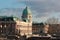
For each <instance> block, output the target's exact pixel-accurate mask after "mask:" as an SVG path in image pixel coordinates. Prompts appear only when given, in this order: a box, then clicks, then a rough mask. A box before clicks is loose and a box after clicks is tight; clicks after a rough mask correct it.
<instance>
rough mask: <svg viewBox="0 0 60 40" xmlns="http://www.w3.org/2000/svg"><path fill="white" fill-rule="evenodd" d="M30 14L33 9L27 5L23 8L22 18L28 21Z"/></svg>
mask: <svg viewBox="0 0 60 40" xmlns="http://www.w3.org/2000/svg"><path fill="white" fill-rule="evenodd" d="M28 15H31V10H30V9H29V7H26V8H25V9H24V10H23V14H22V20H24V21H28Z"/></svg>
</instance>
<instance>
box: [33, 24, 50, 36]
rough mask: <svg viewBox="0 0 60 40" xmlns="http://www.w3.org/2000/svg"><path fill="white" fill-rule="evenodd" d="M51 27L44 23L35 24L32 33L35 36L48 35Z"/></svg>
mask: <svg viewBox="0 0 60 40" xmlns="http://www.w3.org/2000/svg"><path fill="white" fill-rule="evenodd" d="M48 29H49V25H48V24H44V23H33V25H32V33H33V34H40V35H41V34H46V33H48Z"/></svg>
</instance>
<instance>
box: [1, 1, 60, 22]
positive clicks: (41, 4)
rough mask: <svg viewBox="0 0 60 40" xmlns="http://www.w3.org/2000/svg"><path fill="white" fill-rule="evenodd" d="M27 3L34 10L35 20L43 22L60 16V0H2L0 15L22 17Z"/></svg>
mask: <svg viewBox="0 0 60 40" xmlns="http://www.w3.org/2000/svg"><path fill="white" fill-rule="evenodd" d="M26 5H27V6H29V7H30V9H31V10H32V15H33V21H37V22H42V21H46V20H47V19H48V18H50V17H56V18H59V17H60V0H0V15H3V16H4V15H7V16H10V15H14V16H17V17H20V18H21V15H22V11H23V9H24V8H25V7H26ZM38 20H39V21H38Z"/></svg>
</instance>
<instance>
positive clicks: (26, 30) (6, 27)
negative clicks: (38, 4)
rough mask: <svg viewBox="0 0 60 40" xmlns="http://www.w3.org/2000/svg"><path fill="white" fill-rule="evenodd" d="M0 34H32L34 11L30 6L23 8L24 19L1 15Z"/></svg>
mask: <svg viewBox="0 0 60 40" xmlns="http://www.w3.org/2000/svg"><path fill="white" fill-rule="evenodd" d="M0 34H4V35H15V34H20V35H28V34H32V13H31V10H30V9H29V7H26V8H25V9H24V10H23V13H22V19H19V18H17V17H13V16H10V17H7V16H0Z"/></svg>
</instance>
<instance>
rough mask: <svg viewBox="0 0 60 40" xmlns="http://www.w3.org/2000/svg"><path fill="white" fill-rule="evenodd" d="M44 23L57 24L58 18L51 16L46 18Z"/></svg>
mask: <svg viewBox="0 0 60 40" xmlns="http://www.w3.org/2000/svg"><path fill="white" fill-rule="evenodd" d="M46 23H47V24H59V20H58V18H55V17H52V18H48V19H47V20H46Z"/></svg>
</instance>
